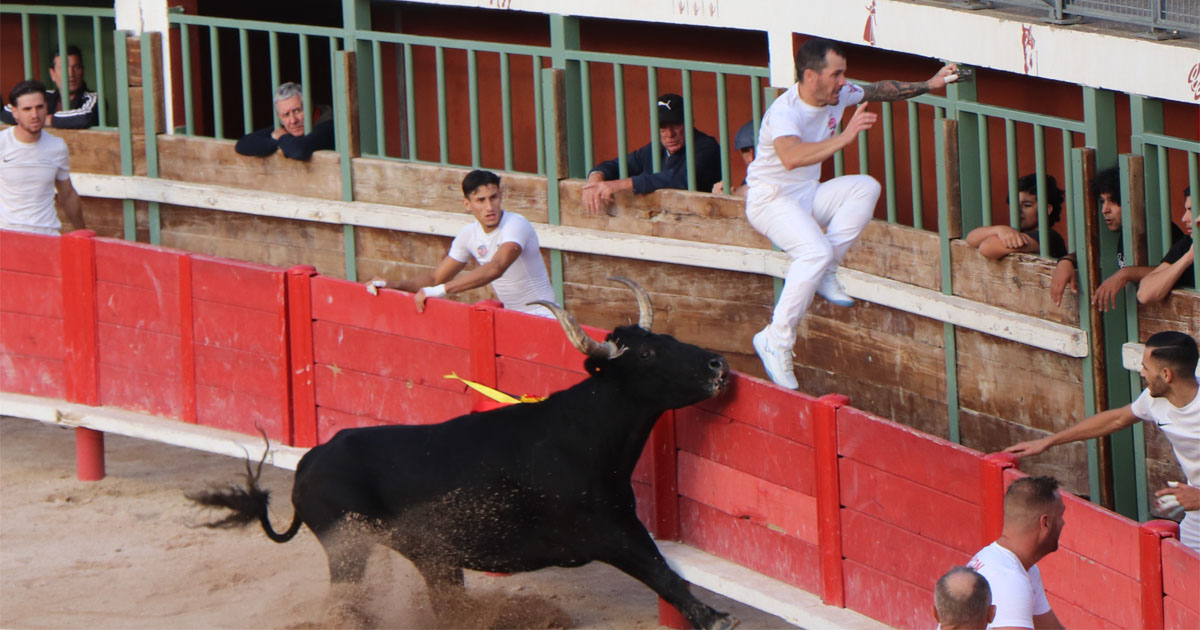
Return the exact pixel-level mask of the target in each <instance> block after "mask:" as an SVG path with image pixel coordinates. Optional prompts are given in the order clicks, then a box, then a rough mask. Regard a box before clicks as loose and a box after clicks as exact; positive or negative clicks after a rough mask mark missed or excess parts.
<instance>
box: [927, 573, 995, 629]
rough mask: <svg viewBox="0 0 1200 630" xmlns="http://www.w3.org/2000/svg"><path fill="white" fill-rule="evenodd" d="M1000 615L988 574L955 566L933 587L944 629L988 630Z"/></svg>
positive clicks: (937, 616) (938, 618)
mask: <svg viewBox="0 0 1200 630" xmlns="http://www.w3.org/2000/svg"><path fill="white" fill-rule="evenodd" d="M995 616H996V607H995V606H994V605H992V589H991V587H990V586H988V581H987V578H985V577H983V576H982V575H979V573H977V572H975V570H974V569H968V568H967V567H954V568H952V569H950V570H949V571H947V572H946V574H945V575H943V576H942V577H941V579H939V580H938V581H937V585H936V586H934V588H933V618H934V620H936V621H937V622H938V627H939V628H941V630H985V628H987V626H988V624H989V623H991V622H992V618H994V617H995Z"/></svg>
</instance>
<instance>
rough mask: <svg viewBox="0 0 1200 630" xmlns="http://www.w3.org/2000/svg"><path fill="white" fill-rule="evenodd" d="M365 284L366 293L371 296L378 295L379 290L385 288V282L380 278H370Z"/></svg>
mask: <svg viewBox="0 0 1200 630" xmlns="http://www.w3.org/2000/svg"><path fill="white" fill-rule="evenodd" d="M366 284H367V293H370V294H371V295H379V290H380V289H386V288H387V280H384V279H383V278H380V277H379V276H375V277H374V278H371V279H370V280H369V281H367V283H366Z"/></svg>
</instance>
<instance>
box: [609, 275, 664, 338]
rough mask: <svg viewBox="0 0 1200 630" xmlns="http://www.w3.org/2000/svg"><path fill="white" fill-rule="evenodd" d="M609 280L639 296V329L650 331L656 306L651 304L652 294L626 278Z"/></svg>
mask: <svg viewBox="0 0 1200 630" xmlns="http://www.w3.org/2000/svg"><path fill="white" fill-rule="evenodd" d="M608 279H609V280H612V281H614V282H620V283H621V284H623V285H625V286H627V287H629V288H630V289H632V290H633V294H634V295H635V296H637V303H638V328H641V329H642V330H645V331H646V332H649V331H650V328H651V326H653V325H654V305H653V304H651V303H650V294H649V293H647V292H646V290H645V289H643V288H642V285H640V284H638V283H636V282H634V281H633V280H630V279H629V278H625V277H623V276H609V277H608Z"/></svg>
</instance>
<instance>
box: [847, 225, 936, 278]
mask: <svg viewBox="0 0 1200 630" xmlns="http://www.w3.org/2000/svg"><path fill="white" fill-rule="evenodd" d="M938 248H939V245H938V237H937V233H936V232H927V231H925V230H918V229H915V228H911V227H908V226H904V225H897V224H891V223H887V222H885V221H871V222H870V223H868V224H867V227H866V229H865V230H863V233H862V234H861V235H860V236H859V237H858V241H856V242H855V244H854V246H853V247H851V248H850V251H849V252H848V253H847V254H846V258H845V259H843V260H842V266H843V267H848V268H850V269H857V270H859V271H864V272H866V273H870V274H874V275H877V276H882V277H885V278H891V279H893V280H899V281H900V282H906V283H908V284H913V285H916V286H919V287H923V288H926V289H931V290H933V291H941V290H942V277H941V270H940V268H939V264H940V263H939V262H938V261H939V257H940V254H939V249H938Z"/></svg>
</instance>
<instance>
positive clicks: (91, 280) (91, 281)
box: [62, 230, 100, 405]
mask: <svg viewBox="0 0 1200 630" xmlns="http://www.w3.org/2000/svg"><path fill="white" fill-rule="evenodd" d="M95 236H96V233H95V232H93V231H91V230H77V231H75V232H71V233H70V234H67V235H66V236H63V237H62V275H63V277H62V292H63V341H64V345H65V346H66V348H65V350H66V353H65V355H66V356H65V358H66V361H65V363H66V377H67V378H66V381H67V382H66V394H67V400H69V401H71V402H75V403H82V404H84V405H98V404H100V381H99V374H98V372H99V355H98V351H97V340H96V337H97V332H96V326H97V321H96V320H97V309H96V242H95V241H94V240H92V239H93V238H94V237H95Z"/></svg>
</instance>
